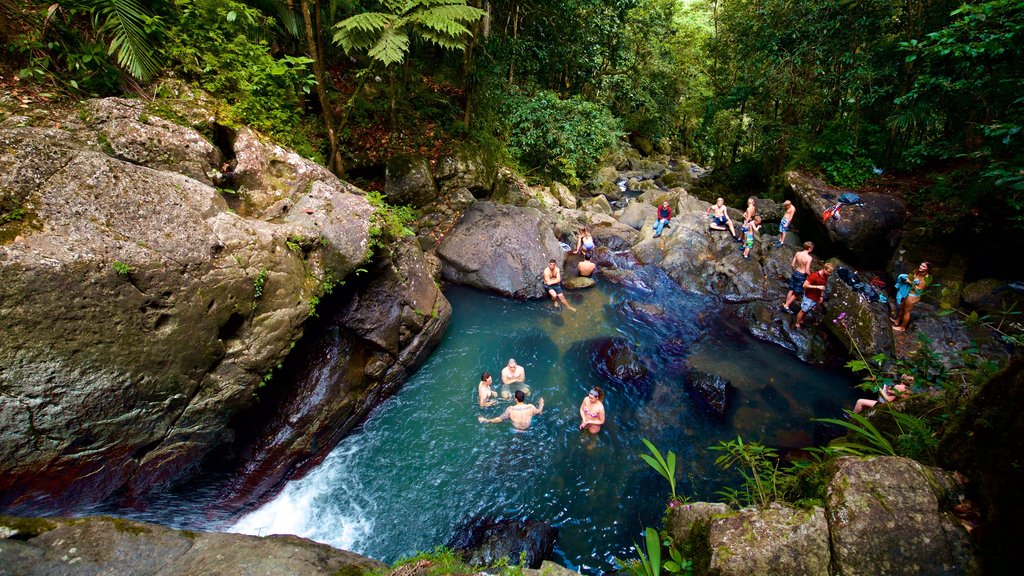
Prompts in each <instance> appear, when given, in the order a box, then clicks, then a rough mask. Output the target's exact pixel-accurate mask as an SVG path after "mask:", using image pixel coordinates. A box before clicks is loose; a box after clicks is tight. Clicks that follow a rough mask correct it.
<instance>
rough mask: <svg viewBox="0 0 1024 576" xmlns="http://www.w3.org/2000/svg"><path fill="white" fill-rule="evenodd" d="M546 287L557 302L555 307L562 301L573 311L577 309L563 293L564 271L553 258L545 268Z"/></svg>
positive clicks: (549, 294)
mask: <svg viewBox="0 0 1024 576" xmlns="http://www.w3.org/2000/svg"><path fill="white" fill-rule="evenodd" d="M544 289H545V290H547V293H548V296H551V301H552V302H554V303H555V309H556V310H557V309H558V302H559V301H561V302H562V304H565V307H566V308H568V309H569V310H572V311H573V312H575V311H576V309H575V308H573V307H572V306H571V305H570V304H569V302H568V301H566V299H565V294H563V293H562V271H561V270H559V269H558V264H557V263H556V262H555V259H554V258H552V259H551V260H549V261H548V267H547V268H545V269H544Z"/></svg>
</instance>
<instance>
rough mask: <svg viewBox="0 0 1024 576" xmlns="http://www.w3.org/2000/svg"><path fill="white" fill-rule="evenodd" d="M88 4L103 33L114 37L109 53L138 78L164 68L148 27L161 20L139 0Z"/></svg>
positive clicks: (99, 1) (96, 1) (99, 29)
mask: <svg viewBox="0 0 1024 576" xmlns="http://www.w3.org/2000/svg"><path fill="white" fill-rule="evenodd" d="M87 7H88V9H89V11H90V12H91V13H92V16H93V24H94V26H95V27H96V29H97V31H98V32H99V34H100V35H102V36H104V37H109V38H110V47H109V48H108V50H107V54H116V56H117V63H118V65H119V66H121V67H122V68H124V69H125V70H127V71H128V73H129V74H131V75H132V76H133V77H135V78H137V79H138V80H142V81H147V80H149V79H150V78H152V77H153V76H154V75H155V74H156V73H157V72H159V71H160V61H159V60H158V58H157V56H156V54H155V51H154V49H153V43H152V41H151V40H150V34H151V32H149V31H147V28H150V29H153V27H154V26H155V30H159V27H160V26H159V20H157V19H154V18H152V17H151V16H150V13H149V11H148V10H147V9H146V8H145V6H144V5H143V4H142V3H141V2H139V1H138V0H90V1H89V2H88V3H87Z"/></svg>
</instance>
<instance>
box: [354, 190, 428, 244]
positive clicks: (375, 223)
mask: <svg viewBox="0 0 1024 576" xmlns="http://www.w3.org/2000/svg"><path fill="white" fill-rule="evenodd" d="M366 200H367V202H369V203H370V206H372V207H373V216H371V218H370V245H369V248H368V250H369V253H368V254H367V259H369V258H370V257H371V256H372V255H373V251H374V250H376V249H378V248H383V249H387V250H389V251H390V250H393V245H394V243H395V242H397V241H398V240H401V239H402V238H405V237H406V236H412V235H413V234H415V231H413V229H412V228H411V225H412V223H413V222H414V221H415V220H416V211H415V210H413V209H412V208H410V207H408V206H392V205H390V204H388V203H387V202H385V201H384V195H383V194H381V193H380V192H367V193H366Z"/></svg>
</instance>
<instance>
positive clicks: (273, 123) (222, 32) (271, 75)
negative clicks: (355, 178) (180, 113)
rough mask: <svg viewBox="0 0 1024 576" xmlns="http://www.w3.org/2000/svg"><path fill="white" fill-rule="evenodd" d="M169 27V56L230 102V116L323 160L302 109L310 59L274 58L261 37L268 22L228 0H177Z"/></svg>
mask: <svg viewBox="0 0 1024 576" xmlns="http://www.w3.org/2000/svg"><path fill="white" fill-rule="evenodd" d="M177 4H178V8H179V10H180V12H179V14H178V18H177V20H176V21H175V22H174V24H173V25H172V26H171V27H170V28H169V29H168V37H169V42H168V44H167V47H166V53H167V55H168V57H169V58H170V59H171V60H172V61H173V62H174V63H175V65H176V67H177V68H178V69H179V70H180V71H182V72H184V73H185V74H186V75H187V76H188V77H190V78H191V79H192V80H194V81H195V82H196V83H197V84H198V85H199V86H201V87H202V88H203V89H205V90H207V91H209V92H211V93H213V94H216V95H217V96H219V97H221V98H224V99H225V100H227V101H228V103H230V104H231V113H232V114H233V115H234V116H235V117H233V118H221V119H219V120H220V121H221V122H222V123H226V124H231V123H235V122H238V123H245V124H248V125H250V126H253V127H255V128H256V129H258V130H260V131H262V132H264V133H267V134H269V135H271V136H273V137H274V138H275V139H276V140H278V141H279V142H281V143H283V144H285V145H287V146H289V147H291V148H293V149H295V150H296V151H297V152H299V153H300V154H302V155H304V156H307V157H309V158H313V159H314V160H317V161H322V159H323V156H322V154H321V153H320V152H319V151H318V150H315V149H314V148H313V146H312V145H311V144H310V139H309V134H308V132H309V127H308V126H307V125H305V124H303V121H302V115H301V110H302V106H303V100H304V97H305V95H306V94H309V93H310V92H311V89H312V87H313V86H315V85H316V80H315V77H314V76H313V74H312V72H311V71H310V68H309V65H310V64H311V63H312V60H311V59H309V58H306V57H301V56H288V55H285V56H282V57H280V58H274V57H273V56H272V55H271V54H270V46H269V45H268V44H267V41H266V40H264V39H263V35H264V34H265V30H266V29H269V28H271V27H272V21H271V20H270V19H269V18H267V17H266V16H264V15H263V14H262V13H261V12H260V11H259V10H256V9H254V8H250V7H248V6H246V5H245V4H242V3H241V2H235V1H233V0H180V1H179V2H178V3H177Z"/></svg>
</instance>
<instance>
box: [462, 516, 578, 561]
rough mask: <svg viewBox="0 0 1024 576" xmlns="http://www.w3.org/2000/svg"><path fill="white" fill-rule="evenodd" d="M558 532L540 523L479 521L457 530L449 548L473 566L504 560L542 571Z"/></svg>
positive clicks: (490, 519)
mask: <svg viewBox="0 0 1024 576" xmlns="http://www.w3.org/2000/svg"><path fill="white" fill-rule="evenodd" d="M557 538H558V529H557V528H555V527H553V526H551V525H550V524H546V523H544V522H539V521H537V520H530V519H526V520H499V519H496V518H487V517H484V518H477V519H475V520H472V521H470V522H467V523H466V524H464V525H463V526H461V527H459V528H457V529H456V531H455V535H454V536H452V539H451V540H450V541H449V542H448V547H449V548H451V549H452V550H454V551H455V552H456V553H458V554H460V555H461V556H462V557H463V558H464V559H465V560H466V562H468V563H470V564H472V565H474V566H492V565H494V564H496V563H498V562H499V561H501V560H503V559H504V560H507V561H508V562H509V564H513V565H514V564H519V562H520V558H522V562H523V564H524V565H525V566H527V567H529V568H534V569H536V568H540V566H541V562H542V561H544V560H547V559H548V558H550V557H551V553H552V552H553V551H554V548H555V540H557Z"/></svg>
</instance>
